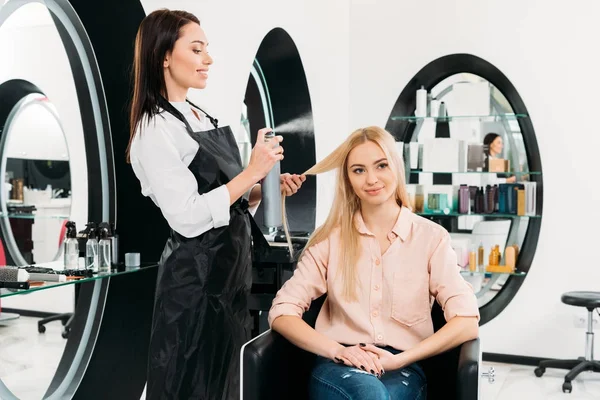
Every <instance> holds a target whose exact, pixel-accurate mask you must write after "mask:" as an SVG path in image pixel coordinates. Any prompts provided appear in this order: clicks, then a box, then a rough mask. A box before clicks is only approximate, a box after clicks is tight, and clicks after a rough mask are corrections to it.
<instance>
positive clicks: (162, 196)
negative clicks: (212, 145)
mask: <svg viewBox="0 0 600 400" xmlns="http://www.w3.org/2000/svg"><path fill="white" fill-rule="evenodd" d="M171 104H172V105H173V106H174V107H175V108H177V109H178V110H179V111H180V112H181V113H182V114H183V116H184V117H185V118H186V120H187V121H188V123H189V124H190V126H191V127H192V129H193V130H194V131H195V132H198V131H207V130H210V129H213V125H212V124H211V123H210V121H209V120H208V118H206V116H205V115H204V114H203V113H201V112H198V113H197V114H198V115H199V117H200V120H199V119H198V118H196V116H195V115H194V113H193V112H192V108H191V106H190V105H189V103H186V102H171ZM198 147H199V146H198V143H197V142H196V141H195V140H194V139H192V138H191V137H190V135H189V134H188V132H187V130H186V128H185V125H184V124H183V122H181V121H180V120H178V119H177V118H176V117H174V116H173V115H171V114H170V113H168V112H163V113H161V114H160V115H157V116H155V117H154V118H152V119H151V120H150V121H148V120H144V122H143V123H142V124H141V125H140V128H138V131H137V133H136V135H135V138H134V139H133V142H132V144H131V151H130V157H131V166H132V167H133V172H134V173H135V175H136V176H137V178H138V179H139V181H140V183H141V187H142V194H143V195H144V196H147V197H150V198H151V199H152V201H154V203H155V204H156V205H157V206H158V207H159V208H160V209H161V212H162V214H163V216H164V217H165V219H166V220H167V222H168V223H169V226H170V227H171V228H172V229H173V230H174V231H176V232H177V233H179V234H181V235H183V236H185V237H188V238H191V237H196V236H198V235H201V234H202V233H204V232H206V231H208V230H210V229H212V228H219V227H222V226H225V225H228V224H229V203H230V198H229V191H228V190H227V187H226V186H225V185H222V186H219V187H218V188H216V189H213V190H211V191H209V192H207V193H204V194H200V193H198V184H197V182H196V178H194V175H193V174H192V172H191V171H190V170H189V169H188V167H189V165H190V163H191V162H192V160H193V159H194V157H195V156H196V153H197V151H198ZM251 211H255V208H254V210H251Z"/></svg>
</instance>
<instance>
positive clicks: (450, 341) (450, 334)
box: [395, 317, 479, 368]
mask: <svg viewBox="0 0 600 400" xmlns="http://www.w3.org/2000/svg"><path fill="white" fill-rule="evenodd" d="M478 336H479V324H478V321H477V318H475V317H454V318H452V319H451V320H450V321H448V322H447V323H446V324H445V325H444V326H443V327H442V328H441V329H440V330H439V331H437V332H436V333H434V334H433V335H432V336H430V337H428V338H427V339H425V340H423V341H422V342H421V343H419V344H418V345H416V346H415V347H413V348H411V349H408V350H406V351H404V352H402V353H400V354H398V355H396V356H395V357H396V359H397V360H398V365H397V368H402V367H404V366H406V365H410V364H412V363H414V362H416V361H420V360H423V359H425V358H429V357H432V356H434V355H436V354H440V353H443V352H445V351H447V350H450V349H453V348H455V347H456V346H458V345H460V344H462V343H464V342H466V341H469V340H473V339H476V338H477V337H478Z"/></svg>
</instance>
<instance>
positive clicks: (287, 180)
mask: <svg viewBox="0 0 600 400" xmlns="http://www.w3.org/2000/svg"><path fill="white" fill-rule="evenodd" d="M279 179H280V182H281V193H283V194H285V195H286V196H291V195H293V194H296V192H298V189H300V187H301V186H302V183H304V181H305V180H306V175H296V174H294V175H291V174H288V173H285V174H281V177H280V178H279Z"/></svg>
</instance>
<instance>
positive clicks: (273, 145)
mask: <svg viewBox="0 0 600 400" xmlns="http://www.w3.org/2000/svg"><path fill="white" fill-rule="evenodd" d="M271 131H272V129H271V128H263V129H261V130H259V131H258V135H257V138H256V145H255V146H254V148H253V149H252V155H251V156H250V162H249V163H248V168H247V169H248V170H249V171H250V172H251V173H252V176H254V177H255V178H256V180H257V181H258V180H261V179H262V178H264V177H265V176H267V174H268V173H269V171H270V170H271V168H273V166H274V165H275V164H276V163H277V161H281V160H283V147H281V146H280V145H279V143H281V142H282V141H283V137H281V136H275V137H274V138H272V139H270V140H269V141H268V142H265V134H266V133H268V132H271Z"/></svg>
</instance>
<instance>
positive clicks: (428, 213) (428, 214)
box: [416, 211, 541, 218]
mask: <svg viewBox="0 0 600 400" xmlns="http://www.w3.org/2000/svg"><path fill="white" fill-rule="evenodd" d="M416 214H417V215H420V216H422V217H490V218H541V215H517V214H499V213H493V214H473V213H471V214H459V213H457V212H449V213H444V212H442V211H439V212H432V211H426V212H418V213H416Z"/></svg>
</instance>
